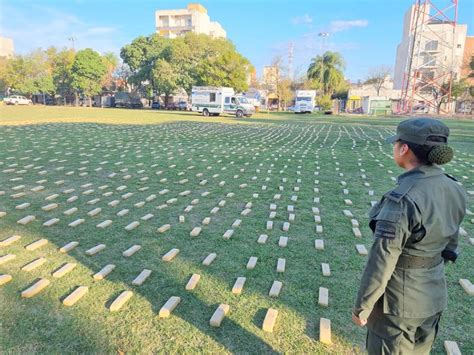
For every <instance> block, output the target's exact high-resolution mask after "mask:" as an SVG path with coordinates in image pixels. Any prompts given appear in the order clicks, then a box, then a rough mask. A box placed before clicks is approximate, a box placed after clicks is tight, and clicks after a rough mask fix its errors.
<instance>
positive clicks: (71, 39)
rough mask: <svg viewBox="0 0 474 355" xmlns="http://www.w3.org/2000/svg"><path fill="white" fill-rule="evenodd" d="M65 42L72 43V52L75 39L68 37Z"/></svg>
mask: <svg viewBox="0 0 474 355" xmlns="http://www.w3.org/2000/svg"><path fill="white" fill-rule="evenodd" d="M67 40H68V41H70V42H71V43H72V50H74V41H75V40H76V37H73V36H71V37H68V39H67Z"/></svg>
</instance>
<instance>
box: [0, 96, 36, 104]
mask: <svg viewBox="0 0 474 355" xmlns="http://www.w3.org/2000/svg"><path fill="white" fill-rule="evenodd" d="M3 102H5V104H7V105H31V104H32V103H33V102H32V101H31V100H30V99H27V98H26V97H24V96H21V95H12V96H8V97H6V98H4V99H3Z"/></svg>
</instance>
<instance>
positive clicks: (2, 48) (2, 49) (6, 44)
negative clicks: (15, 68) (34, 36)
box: [0, 37, 15, 58]
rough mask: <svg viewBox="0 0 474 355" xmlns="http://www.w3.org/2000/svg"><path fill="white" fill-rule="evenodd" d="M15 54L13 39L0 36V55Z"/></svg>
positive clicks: (9, 55) (9, 56)
mask: <svg viewBox="0 0 474 355" xmlns="http://www.w3.org/2000/svg"><path fill="white" fill-rule="evenodd" d="M14 54H15V49H14V46H13V39H11V38H6V37H0V57H5V58H11V57H13V55H14Z"/></svg>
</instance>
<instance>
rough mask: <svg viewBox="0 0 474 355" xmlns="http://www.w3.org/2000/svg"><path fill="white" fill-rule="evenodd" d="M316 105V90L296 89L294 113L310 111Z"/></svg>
mask: <svg viewBox="0 0 474 355" xmlns="http://www.w3.org/2000/svg"><path fill="white" fill-rule="evenodd" d="M315 107H316V90H296V101H295V113H311V112H313V111H314V109H315Z"/></svg>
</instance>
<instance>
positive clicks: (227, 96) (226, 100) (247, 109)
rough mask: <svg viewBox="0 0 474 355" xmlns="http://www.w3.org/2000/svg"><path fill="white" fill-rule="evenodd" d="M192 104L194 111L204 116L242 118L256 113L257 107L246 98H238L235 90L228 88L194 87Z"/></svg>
mask: <svg viewBox="0 0 474 355" xmlns="http://www.w3.org/2000/svg"><path fill="white" fill-rule="evenodd" d="M191 103H192V110H193V111H194V112H200V113H202V114H203V115H204V116H219V115H220V114H221V113H228V114H231V115H235V117H238V118H241V117H243V116H246V117H250V116H252V115H253V114H254V113H255V107H254V106H253V105H251V104H250V103H249V102H248V100H247V99H246V98H245V97H237V96H236V95H235V92H234V89H232V88H226V87H213V86H193V89H192V93H191Z"/></svg>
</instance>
